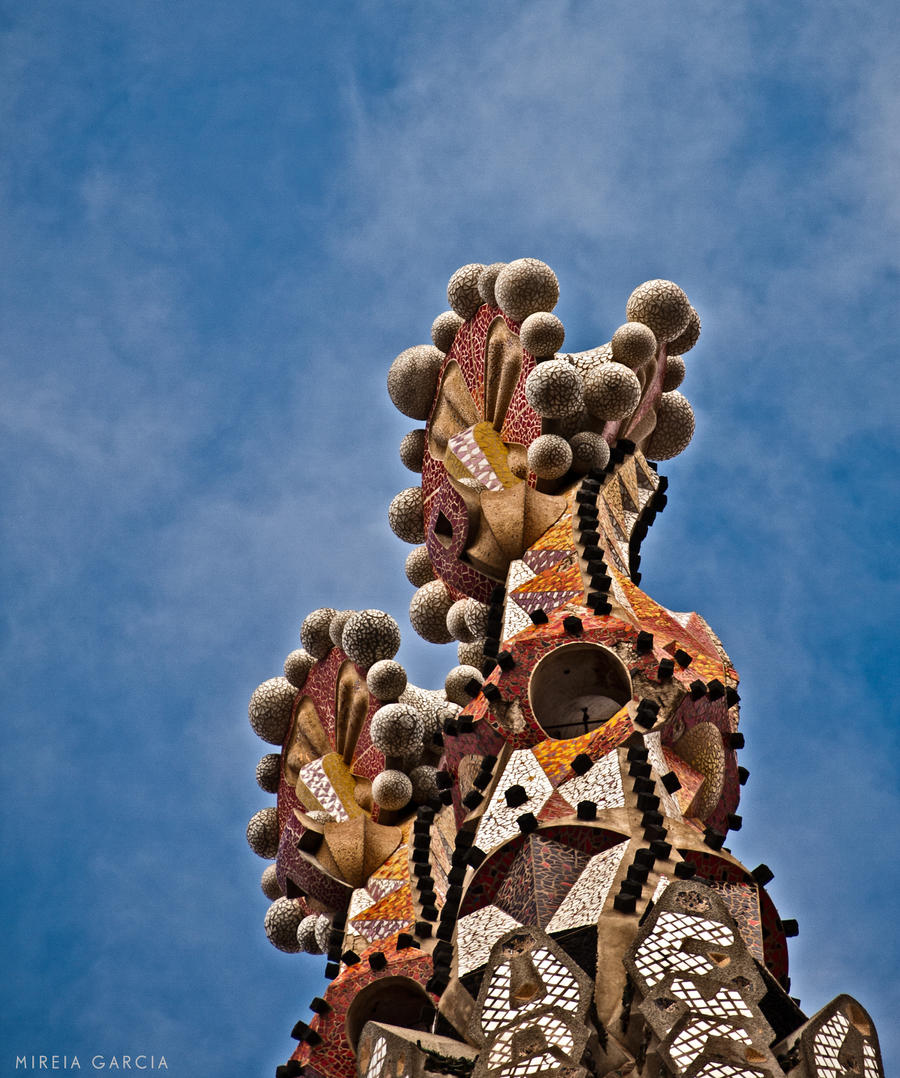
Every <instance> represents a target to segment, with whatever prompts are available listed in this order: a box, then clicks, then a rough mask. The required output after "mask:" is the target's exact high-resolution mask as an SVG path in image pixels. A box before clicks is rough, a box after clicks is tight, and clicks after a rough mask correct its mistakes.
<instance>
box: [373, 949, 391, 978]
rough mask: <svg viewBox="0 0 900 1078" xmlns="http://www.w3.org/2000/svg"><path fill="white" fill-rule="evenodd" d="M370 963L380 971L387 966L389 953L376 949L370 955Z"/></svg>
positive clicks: (374, 968) (375, 969)
mask: <svg viewBox="0 0 900 1078" xmlns="http://www.w3.org/2000/svg"><path fill="white" fill-rule="evenodd" d="M369 965H370V966H371V967H372V969H373V970H374V971H375V972H376V973H378V972H379V971H380V970H383V969H385V968H386V967H387V955H386V954H385V953H384V952H383V951H375V953H374V954H370V955H369Z"/></svg>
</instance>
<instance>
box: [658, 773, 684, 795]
mask: <svg viewBox="0 0 900 1078" xmlns="http://www.w3.org/2000/svg"><path fill="white" fill-rule="evenodd" d="M662 784H663V786H665V788H666V789H667V790H668V791H669V793H670V794H673V793H675V791H676V790H680V789H681V781H680V780H679V778H678V776H677V775H676V774H675V772H674V771H667V772H666V773H665V775H663V777H662Z"/></svg>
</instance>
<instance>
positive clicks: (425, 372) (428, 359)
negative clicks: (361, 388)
mask: <svg viewBox="0 0 900 1078" xmlns="http://www.w3.org/2000/svg"><path fill="white" fill-rule="evenodd" d="M443 362H444V353H443V352H441V351H440V349H438V348H435V347H434V345H433V344H417V345H414V346H413V347H412V348H407V349H406V351H404V352H401V353H400V355H399V356H397V358H396V359H395V360H394V362H393V363H392V364H391V367H390V370H389V371H388V376H387V388H388V394H389V396H390V398H391V400H392V401H393V404H394V407H395V408H396V409H397V410H398V411H400V412H402V413H403V414H404V415H406V416H409V418H410V419H427V418H428V414H429V412H430V411H431V405H432V402H433V401H434V397H435V394H436V393H437V385H438V376H439V375H440V372H441V364H442V363H443Z"/></svg>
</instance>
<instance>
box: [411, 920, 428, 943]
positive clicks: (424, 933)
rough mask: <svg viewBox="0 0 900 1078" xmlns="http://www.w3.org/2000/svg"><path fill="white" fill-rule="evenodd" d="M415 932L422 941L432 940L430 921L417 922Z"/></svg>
mask: <svg viewBox="0 0 900 1078" xmlns="http://www.w3.org/2000/svg"><path fill="white" fill-rule="evenodd" d="M413 932H415V934H416V935H417V936H418V937H419V939H420V940H427V939H430V938H431V925H430V924H429V923H428V921H416V926H415V928H414V929H413Z"/></svg>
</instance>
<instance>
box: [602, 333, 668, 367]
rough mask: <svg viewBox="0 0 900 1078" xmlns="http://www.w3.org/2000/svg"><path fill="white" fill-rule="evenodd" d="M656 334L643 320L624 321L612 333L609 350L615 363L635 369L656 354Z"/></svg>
mask: <svg viewBox="0 0 900 1078" xmlns="http://www.w3.org/2000/svg"><path fill="white" fill-rule="evenodd" d="M657 347H658V346H657V343H656V336H655V335H654V333H653V330H652V329H651V328H650V327H649V326H645V325H644V323H643V322H626V323H625V325H624V326H619V328H618V329H617V330H616V332H615V333H614V334H613V335H612V340H611V341H610V350H611V351H612V358H613V359H614V360H615V362H616V363H621V364H623V366H625V367H629V368H630V369H631V370H636V369H637V368H638V367H641V366H643V365H644V364H645V363H647V362H649V361H650V360H651V359H653V357H654V356H655V355H656V350H657Z"/></svg>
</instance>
